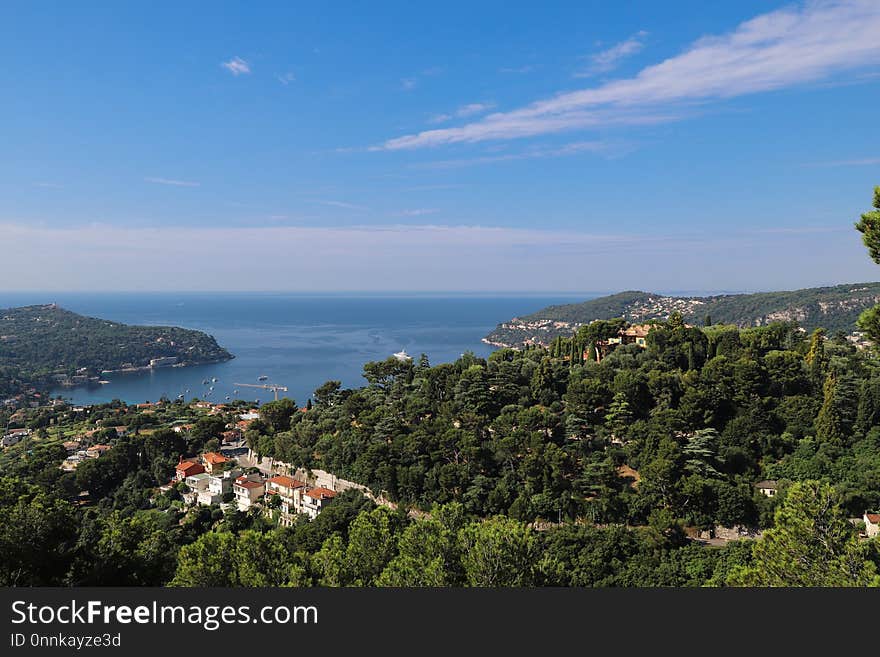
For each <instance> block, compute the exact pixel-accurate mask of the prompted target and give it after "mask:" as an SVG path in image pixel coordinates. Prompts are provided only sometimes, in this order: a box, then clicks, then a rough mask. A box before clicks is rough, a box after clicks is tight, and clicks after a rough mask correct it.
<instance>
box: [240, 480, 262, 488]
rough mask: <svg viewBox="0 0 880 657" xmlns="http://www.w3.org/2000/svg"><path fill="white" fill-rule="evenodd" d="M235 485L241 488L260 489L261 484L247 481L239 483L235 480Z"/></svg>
mask: <svg viewBox="0 0 880 657" xmlns="http://www.w3.org/2000/svg"><path fill="white" fill-rule="evenodd" d="M235 485H236V486H241V487H242V488H259V487H261V486H262V485H263V484H261V483H260V482H258V481H249V480H245V481H239V480H238V479H236V480H235Z"/></svg>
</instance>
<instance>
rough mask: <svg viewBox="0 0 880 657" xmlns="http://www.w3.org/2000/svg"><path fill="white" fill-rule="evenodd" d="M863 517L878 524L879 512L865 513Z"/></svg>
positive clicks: (879, 520)
mask: <svg viewBox="0 0 880 657" xmlns="http://www.w3.org/2000/svg"><path fill="white" fill-rule="evenodd" d="M865 517H866V518H867V519H868V522H870V523H872V524H874V525H880V513H866V514H865Z"/></svg>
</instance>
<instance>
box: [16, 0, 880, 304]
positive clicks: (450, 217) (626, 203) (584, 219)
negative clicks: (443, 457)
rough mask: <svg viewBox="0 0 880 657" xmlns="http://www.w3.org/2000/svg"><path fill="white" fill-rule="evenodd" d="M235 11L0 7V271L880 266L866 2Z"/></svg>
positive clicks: (612, 278)
mask: <svg viewBox="0 0 880 657" xmlns="http://www.w3.org/2000/svg"><path fill="white" fill-rule="evenodd" d="M256 4H257V3H240V4H234V3H161V2H151V3H138V4H136V3H126V4H124V5H123V4H122V3H119V4H118V6H114V5H113V4H110V3H75V4H74V3H41V2H7V3H4V4H3V5H2V7H0V62H2V66H0V88H2V90H3V92H2V100H3V102H2V103H0V240H2V242H4V243H5V247H6V248H4V256H3V258H2V259H0V288H2V289H6V290H27V289H33V290H44V289H45V290H81V289H85V290H89V289H96V290H97V289H107V290H111V289H117V290H118V289H122V290H137V289H143V290H146V289H149V290H162V289H169V288H175V289H180V288H183V289H212V290H247V289H254V290H308V291H321V290H326V291H333V290H365V291H366V290H372V291H375V290H413V291H418V290H425V291H429V290H463V291H486V290H498V291H502V290H503V291H524V292H532V291H558V292H572V291H616V290H619V289H632V288H638V289H652V290H658V291H663V290H683V289H688V290H761V289H763V290H768V289H780V288H792V287H801V286H809V285H819V284H826V283H839V282H854V281H861V280H876V279H878V278H880V276H878V271H877V270H876V265H874V264H873V263H872V262H870V260H869V259H868V258H867V255H866V254H865V252H864V249H863V247H862V246H861V243H860V240H859V236H858V234H857V233H856V232H855V231H854V230H853V229H852V224H853V222H854V221H855V220H856V219H857V218H858V214H859V213H860V212H862V211H864V210H865V209H867V208H868V206H869V205H870V200H871V190H872V188H873V186H874V185H878V184H880V148H878V146H880V137H878V134H880V133H878V130H877V116H878V115H877V108H878V106H880V103H878V100H880V39H878V38H877V34H880V3H878V2H876V0H853V1H840V2H806V3H804V2H794V3H778V2H767V1H761V2H747V1H741V2H736V3H705V2H671V3H657V2H631V3H627V4H626V6H617V5H619V4H621V3H599V2H547V3H514V2H509V1H508V2H479V3H474V2H467V3H456V2H446V3H443V4H442V5H428V4H424V3H412V2H375V3H354V2H352V3H345V2H336V3H332V4H326V3H325V4H321V3H277V4H274V5H273V4H272V3H259V6H255V5H256ZM715 5H719V6H715Z"/></svg>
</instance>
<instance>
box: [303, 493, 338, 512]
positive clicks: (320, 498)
mask: <svg viewBox="0 0 880 657" xmlns="http://www.w3.org/2000/svg"><path fill="white" fill-rule="evenodd" d="M334 497H336V491H332V490H330V489H329V488H324V487H319V488H312V489H311V490H307V491H305V493H303V502H302V512H303V513H305V514H306V515H307V516H308V517H309V518H311V519H312V520H314V519H315V518H317V517H318V514H319V513H321V511H323V510H324V508H325V507H326V506H327V505H328V504H329V503H330V502H332V501H333V498H334Z"/></svg>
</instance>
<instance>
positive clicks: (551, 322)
mask: <svg viewBox="0 0 880 657" xmlns="http://www.w3.org/2000/svg"><path fill="white" fill-rule="evenodd" d="M878 303H880V283H854V284H850V285H835V286H834V287H814V288H807V289H804V290H793V291H787V292H759V293H757V294H722V295H717V296H709V297H671V296H664V295H662V294H653V293H650V292H634V291H629V292H620V293H618V294H612V295H610V296H606V297H599V298H598V299H591V300H589V301H584V302H583V303H572V304H565V305H558V306H548V307H547V308H544V309H543V310H539V311H538V312H536V313H532V314H531V315H524V316H523V317H514V318H513V319H511V320H510V321H507V322H504V323H502V324H499V325H498V326H497V327H496V328H495V330H494V331H492V332H491V333H490V334H489V335H487V336H486V337H485V338H483V341H484V342H487V343H489V344H494V345H498V346H519V345H522V344H527V343H537V344H548V343H549V342H550V341H551V340H553V338H555V337H557V336H559V335H565V336H568V335H571V334H572V332H573V331H575V330H576V329H577V328H578V327H579V326H582V325H583V324H589V323H590V322H591V321H593V320H596V319H612V318H615V317H623V318H624V319H626V320H627V321H629V322H643V321H647V320H651V319H666V318H668V317H669V315H670V314H671V313H672V312H674V311H676V310H677V311H678V312H680V313H681V314H682V315H683V316H684V320H685V321H686V322H688V323H690V324H695V325H702V324H703V321H704V319H705V318H706V317H707V316H709V317H711V320H712V323H713V324H736V325H737V326H740V327H747V326H761V325H763V324H769V323H771V322H782V321H795V322H797V323H798V324H799V325H800V326H802V327H803V328H805V329H807V330H812V329H814V328H817V327H819V326H822V327H824V328H826V329H827V330H828V331H830V332H834V331H838V330H840V331H846V332H847V333H849V332H851V331H853V330H855V322H856V319H857V318H858V316H859V314H860V313H861V312H862V311H863V310H865V309H866V308H870V307H871V306H874V305H876V304H878Z"/></svg>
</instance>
